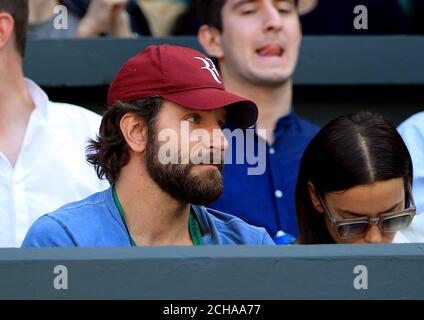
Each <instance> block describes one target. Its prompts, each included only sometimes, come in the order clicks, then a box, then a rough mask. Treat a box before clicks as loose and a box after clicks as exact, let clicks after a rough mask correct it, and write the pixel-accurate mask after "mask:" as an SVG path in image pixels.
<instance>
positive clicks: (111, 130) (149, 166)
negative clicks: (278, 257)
mask: <svg viewBox="0 0 424 320" xmlns="http://www.w3.org/2000/svg"><path fill="white" fill-rule="evenodd" d="M108 105H109V108H108V110H107V111H106V113H105V115H104V116H103V120H102V124H101V128H100V135H99V137H98V139H97V141H92V142H91V145H90V147H89V154H88V157H87V158H88V161H89V162H90V163H91V164H93V165H94V166H95V167H96V170H97V173H98V175H99V177H106V178H107V179H108V180H109V182H110V183H111V185H112V187H111V188H109V189H108V190H106V191H104V192H100V193H96V194H94V195H92V196H90V197H88V198H87V199H85V200H82V201H79V202H73V203H70V204H68V205H66V206H64V207H62V208H60V209H58V210H56V211H55V212H53V213H50V214H46V215H44V216H43V217H41V218H40V219H38V220H37V221H36V222H35V223H34V224H33V226H32V227H31V229H30V230H29V232H28V234H27V236H26V239H25V240H24V243H23V246H24V247H34V246H35V247H52V246H61V247H65V246H141V245H143V246H144V245H202V244H273V241H272V239H271V238H270V236H269V235H268V233H267V232H266V231H265V229H264V228H259V227H254V226H251V225H248V224H247V223H245V222H243V221H242V220H240V219H239V218H236V217H235V216H232V215H229V214H226V213H223V212H220V211H216V210H212V209H207V208H205V207H203V205H205V204H208V203H210V202H212V201H214V200H216V199H217V198H218V197H219V196H220V195H221V193H222V177H221V172H222V168H223V153H224V150H225V148H226V147H227V141H226V139H225V137H224V135H223V132H222V127H223V125H224V122H226V121H227V122H229V123H231V125H232V126H235V127H239V128H247V127H249V126H251V125H253V124H254V123H255V121H256V118H257V108H256V105H255V104H254V103H253V102H251V101H249V100H246V99H243V98H241V97H239V96H236V95H233V94H230V93H228V92H226V91H225V90H224V87H223V85H222V81H221V78H220V76H219V74H218V72H217V71H216V68H215V66H214V65H213V63H212V62H211V60H209V59H208V58H207V57H205V56H204V55H203V54H201V53H200V52H197V51H195V50H192V49H188V48H183V47H176V46H169V45H164V46H150V47H148V48H147V49H145V50H144V51H143V52H141V53H140V54H138V55H137V56H135V57H133V58H131V59H129V60H128V61H127V62H126V63H125V64H124V66H123V67H122V69H121V70H120V71H119V73H118V75H117V77H116V78H115V80H114V81H113V82H112V84H111V86H110V88H109V94H108ZM184 131H186V132H184ZM199 140H200V142H199Z"/></svg>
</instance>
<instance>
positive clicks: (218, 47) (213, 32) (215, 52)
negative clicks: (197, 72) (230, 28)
mask: <svg viewBox="0 0 424 320" xmlns="http://www.w3.org/2000/svg"><path fill="white" fill-rule="evenodd" d="M197 39H198V41H199V43H200V44H201V45H202V47H203V49H204V50H205V52H206V53H207V55H208V56H211V57H214V58H217V59H220V58H222V57H223V56H224V50H223V49H222V43H221V32H220V31H219V30H218V29H217V28H215V27H211V26H208V25H205V24H204V25H202V26H201V27H200V29H199V32H198V33H197Z"/></svg>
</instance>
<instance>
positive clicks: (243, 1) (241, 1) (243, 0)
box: [233, 0, 295, 9]
mask: <svg viewBox="0 0 424 320" xmlns="http://www.w3.org/2000/svg"><path fill="white" fill-rule="evenodd" d="M254 2H259V0H239V1H238V2H236V3H235V4H234V5H233V9H236V8H238V7H240V6H242V5H244V4H246V3H254ZM273 2H289V3H292V4H295V1H294V0H274V1H273Z"/></svg>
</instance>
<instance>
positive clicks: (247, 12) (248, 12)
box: [241, 9, 256, 16]
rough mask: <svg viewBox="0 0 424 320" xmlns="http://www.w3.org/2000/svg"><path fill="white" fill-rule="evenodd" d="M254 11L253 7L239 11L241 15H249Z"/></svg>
mask: <svg viewBox="0 0 424 320" xmlns="http://www.w3.org/2000/svg"><path fill="white" fill-rule="evenodd" d="M255 12H256V11H255V10H253V9H248V10H242V11H241V14H242V15H243V16H246V15H249V14H253V13H255Z"/></svg>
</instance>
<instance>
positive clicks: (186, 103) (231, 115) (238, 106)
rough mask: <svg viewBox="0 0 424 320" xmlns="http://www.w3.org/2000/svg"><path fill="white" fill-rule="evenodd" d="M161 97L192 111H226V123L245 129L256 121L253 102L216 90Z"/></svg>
mask: <svg viewBox="0 0 424 320" xmlns="http://www.w3.org/2000/svg"><path fill="white" fill-rule="evenodd" d="M161 97H162V98H164V99H166V100H169V101H171V102H174V103H176V104H179V105H181V106H183V107H186V108H189V109H194V110H214V109H219V108H224V107H225V108H226V109H227V112H228V113H227V122H229V123H231V124H232V125H233V126H236V127H239V128H242V129H245V128H249V127H251V126H253V125H254V124H255V123H256V120H257V119H258V108H257V106H256V104H255V103H254V102H253V101H250V100H248V99H245V98H242V97H239V96H237V95H234V94H231V93H229V92H227V91H224V90H220V89H217V88H197V89H195V90H185V91H180V92H173V93H166V94H161Z"/></svg>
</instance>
